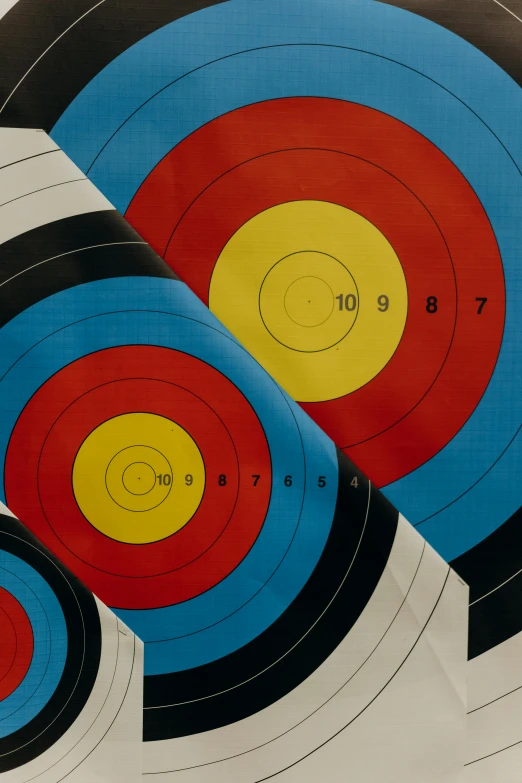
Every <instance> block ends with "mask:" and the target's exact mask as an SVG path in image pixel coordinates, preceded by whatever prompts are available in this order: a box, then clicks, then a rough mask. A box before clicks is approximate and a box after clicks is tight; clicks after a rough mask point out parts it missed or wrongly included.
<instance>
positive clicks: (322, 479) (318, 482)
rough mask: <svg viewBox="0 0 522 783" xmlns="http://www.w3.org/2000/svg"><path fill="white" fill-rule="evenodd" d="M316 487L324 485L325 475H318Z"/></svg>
mask: <svg viewBox="0 0 522 783" xmlns="http://www.w3.org/2000/svg"><path fill="white" fill-rule="evenodd" d="M317 486H318V487H326V477H325V476H319V480H318V481H317Z"/></svg>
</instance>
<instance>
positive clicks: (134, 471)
mask: <svg viewBox="0 0 522 783" xmlns="http://www.w3.org/2000/svg"><path fill="white" fill-rule="evenodd" d="M72 483H73V490H74V495H75V498H76V502H77V503H78V506H79V508H80V510H81V512H82V514H83V515H84V516H85V518H86V519H87V520H88V521H89V522H90V523H91V525H93V527H95V528H96V529H97V530H99V531H100V532H101V533H103V534H104V535H106V536H109V537H110V538H113V539H116V540H117V541H122V542H125V543H129V544H146V543H151V542H153V541H160V540H161V539H163V538H167V537H168V536H170V535H172V534H173V533H176V532H177V531H178V530H180V529H181V528H182V527H183V526H184V525H186V524H187V522H189V520H190V519H191V518H192V517H193V516H194V513H195V512H196V510H197V508H198V506H199V504H200V503H201V499H202V497H203V493H204V490H205V466H204V463H203V458H202V456H201V453H200V451H199V449H198V447H197V445H196V443H195V442H194V440H193V439H192V438H191V436H190V435H189V434H188V432H186V431H185V430H184V429H183V428H182V427H180V426H179V425H178V424H176V423H175V422H173V421H171V420H170V419H167V418H165V417H163V416H158V415H156V414H153V413H127V414H124V415H121V416H115V417H114V418H113V419H109V421H106V422H104V423H103V424H100V426H99V427H97V428H96V429H95V430H93V432H91V433H90V435H88V436H87V438H86V439H85V440H84V442H83V443H82V445H81V447H80V449H79V451H78V454H77V455H76V459H75V461H74V466H73V473H72Z"/></svg>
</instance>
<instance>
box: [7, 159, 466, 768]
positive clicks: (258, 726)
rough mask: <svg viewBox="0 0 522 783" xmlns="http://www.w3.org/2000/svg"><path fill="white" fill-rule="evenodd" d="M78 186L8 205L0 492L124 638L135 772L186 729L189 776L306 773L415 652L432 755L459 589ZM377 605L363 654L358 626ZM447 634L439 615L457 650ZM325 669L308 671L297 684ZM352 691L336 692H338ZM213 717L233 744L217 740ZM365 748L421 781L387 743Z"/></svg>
mask: <svg viewBox="0 0 522 783" xmlns="http://www.w3.org/2000/svg"><path fill="white" fill-rule="evenodd" d="M17 167H18V164H16V163H14V164H13V168H14V169H16V168H17ZM63 174H64V178H63V183H64V186H66V183H67V182H68V181H69V180H68V177H69V174H68V172H67V171H64V172H63ZM0 176H1V173H0ZM14 180H15V181H16V183H17V185H16V187H18V188H19V189H21V188H22V189H23V178H18V177H14ZM59 187H61V185H56V188H59ZM91 190H92V192H91V191H89V196H88V203H89V204H94V205H95V206H96V208H97V211H96V212H92V211H91V212H85V211H82V210H83V209H84V207H83V206H81V205H80V204H77V207H78V212H77V214H70V213H71V210H72V209H73V207H72V206H71V204H70V203H69V200H68V199H67V198H65V199H63V200H62V208H63V209H64V210H65V211H66V215H67V216H66V217H65V218H64V219H62V220H60V219H58V218H57V213H53V216H54V218H55V219H54V220H53V221H52V222H45V223H42V225H40V226H34V217H33V213H32V212H30V211H28V210H25V209H22V210H21V211H20V214H19V215H18V219H19V221H20V222H21V223H22V224H23V223H24V222H25V223H26V225H27V227H28V230H27V231H25V232H24V231H23V230H22V231H21V232H20V233H19V234H18V235H16V236H12V237H11V238H10V239H8V240H7V241H5V242H4V243H3V244H2V245H1V246H0V259H1V260H2V261H4V262H5V263H4V264H3V266H2V268H3V269H5V270H6V271H5V277H4V279H3V281H1V282H2V285H3V286H4V290H5V291H6V293H9V292H10V291H11V292H13V293H12V296H10V297H9V298H10V299H11V300H12V302H13V305H12V309H11V310H10V311H9V312H8V313H7V314H6V316H5V321H4V324H3V326H2V328H1V329H0V356H1V357H2V359H1V362H2V366H1V368H0V377H1V379H2V380H1V381H0V406H1V407H2V409H3V410H4V409H5V411H6V412H8V413H7V416H6V417H5V419H4V420H3V422H2V424H1V425H0V453H1V459H2V464H3V471H2V475H3V493H4V496H5V498H6V501H7V502H8V503H9V504H10V506H11V507H12V508H13V509H14V510H15V511H17V513H19V514H20V515H24V519H27V520H28V525H29V526H30V527H31V529H32V530H33V531H34V532H35V533H36V535H37V536H38V537H39V538H40V540H42V541H43V542H44V543H46V544H47V545H48V546H49V547H50V548H51V549H52V551H53V552H54V553H55V554H56V555H57V556H58V557H59V558H60V559H61V560H62V561H63V562H64V563H65V564H66V565H67V566H69V567H70V568H71V569H72V570H74V572H75V573H76V574H77V575H78V576H80V577H81V578H82V579H83V580H84V581H85V583H86V584H87V585H88V586H89V587H90V588H91V589H93V590H95V591H96V592H97V594H99V595H100V596H101V597H102V598H103V599H104V600H105V601H106V602H107V603H108V604H109V605H110V606H111V607H114V608H115V609H116V611H117V613H118V615H119V617H121V618H122V619H123V620H124V621H125V622H126V623H127V624H128V626H129V627H131V628H132V629H133V631H135V632H136V633H137V634H139V636H140V637H141V638H143V639H144V641H145V651H146V658H145V661H146V662H145V672H146V678H145V712H144V736H145V739H146V740H147V745H148V746H150V747H151V748H154V750H153V751H150V753H151V756H150V757H149V759H148V761H147V762H146V767H145V769H146V771H147V772H150V773H152V772H155V773H157V774H164V775H165V776H169V775H176V776H177V775H178V774H179V773H180V769H179V767H178V764H179V759H180V758H181V756H180V755H179V754H180V753H181V751H182V749H183V748H185V750H186V753H185V750H184V751H183V752H184V753H185V756H184V759H185V760H184V761H183V763H186V764H187V765H188V766H187V769H189V768H190V770H192V771H191V772H190V774H196V773H197V774H200V773H201V774H202V775H205V779H208V780H209V781H212V780H217V779H218V776H219V775H221V774H225V769H226V768H228V767H230V766H232V767H234V765H237V764H239V765H241V764H242V763H243V761H242V759H241V756H242V754H243V753H249V754H250V753H252V754H254V755H253V756H251V757H250V759H251V760H250V759H249V761H248V763H247V772H246V773H245V776H246V779H247V780H251V781H254V780H258V779H260V777H261V776H262V775H265V774H267V775H268V774H283V773H284V772H285V770H286V769H292V768H293V767H294V766H295V765H296V764H299V765H302V766H300V767H299V769H300V770H304V772H303V775H307V776H308V779H311V778H310V775H312V771H311V770H310V771H309V770H308V765H309V764H310V763H311V762H309V760H308V759H309V757H310V756H313V757H314V759H315V758H316V757H315V755H314V754H316V753H318V754H319V756H321V755H322V753H323V752H324V751H323V750H322V748H325V747H327V748H328V751H327V753H328V758H329V763H330V764H333V766H334V768H335V769H341V766H340V765H339V763H338V761H339V756H338V753H337V751H335V750H333V749H334V746H335V738H336V735H337V734H338V733H340V732H343V731H344V730H345V729H347V728H350V731H351V732H353V731H354V728H352V727H353V726H355V725H356V726H357V727H358V728H357V730H356V731H357V732H359V731H360V732H362V733H363V734H364V735H365V736H367V732H368V729H367V728H365V721H366V720H370V719H371V720H372V722H373V725H375V726H376V725H379V726H380V727H381V728H380V730H382V732H383V736H384V737H386V736H389V731H390V725H389V714H388V713H387V711H386V710H384V712H382V713H381V711H380V709H379V700H380V699H381V697H382V695H383V694H386V697H387V698H392V694H393V693H395V692H396V690H395V689H399V691H402V690H403V688H404V684H403V683H402V681H401V677H402V676H403V672H407V671H409V669H410V666H412V667H417V666H419V665H420V666H421V667H422V669H423V671H424V672H426V674H427V676H426V677H425V678H424V680H423V686H422V687H423V694H424V697H423V699H421V700H420V701H419V699H418V692H417V691H415V692H414V691H413V689H410V694H411V697H409V698H408V699H404V700H403V701H402V703H401V709H404V717H405V719H406V720H407V722H408V725H410V724H412V731H414V732H415V733H416V734H417V736H418V739H419V741H420V742H425V741H426V738H425V737H424V733H425V731H426V723H423V722H422V721H417V720H415V721H412V715H413V714H420V713H422V714H423V715H424V713H425V709H426V703H428V702H429V703H431V702H432V700H433V699H435V698H437V699H438V698H439V696H438V694H439V693H444V699H445V700H447V701H448V708H449V710H450V712H451V716H452V719H451V721H449V722H448V726H447V728H448V731H447V732H446V733H445V736H444V744H445V747H446V748H447V749H448V754H444V755H442V756H441V761H440V765H438V766H437V765H436V769H435V772H436V774H438V773H439V772H441V771H442V770H447V769H448V768H453V767H454V766H455V765H456V763H457V762H456V760H455V748H456V747H457V746H458V738H459V732H460V730H461V724H462V707H463V702H462V695H461V694H460V693H459V692H456V691H455V689H454V687H453V685H451V684H450V679H449V678H448V677H447V675H446V672H447V671H450V670H451V671H453V667H454V661H453V660H448V661H447V668H446V667H445V668H444V674H443V676H442V678H441V677H439V676H435V677H433V674H434V672H437V671H440V655H443V657H444V656H445V654H446V653H443V651H441V650H439V651H437V649H436V648H437V647H438V644H439V642H441V641H442V636H441V634H440V622H441V618H444V617H446V614H447V612H448V611H449V613H450V614H452V613H453V612H454V611H457V614H458V613H459V612H460V613H462V612H463V611H465V609H466V599H467V590H466V588H465V586H464V585H463V584H461V583H459V581H458V579H457V577H456V576H455V574H454V573H453V572H451V571H449V570H448V567H447V566H446V564H444V563H443V561H442V560H441V559H440V558H439V557H438V556H436V555H435V553H434V552H433V551H432V550H431V549H429V548H428V547H425V546H424V543H423V541H422V539H421V538H420V537H419V536H418V535H417V534H416V533H414V532H413V531H412V530H411V529H410V528H409V527H408V525H407V523H406V522H405V521H404V520H403V519H402V518H400V517H399V515H398V513H397V511H396V510H395V509H394V508H393V507H392V506H391V505H390V504H389V502H388V501H386V500H385V499H384V497H383V496H382V495H380V493H379V492H378V490H376V489H374V488H373V487H372V486H371V485H370V483H369V482H368V481H367V479H366V478H365V477H364V475H363V474H362V473H361V472H360V471H359V470H357V469H356V468H355V467H354V466H353V465H352V463H351V462H350V461H349V460H348V459H347V458H346V457H345V456H344V455H343V454H342V453H341V452H339V451H338V450H336V448H335V447H334V445H333V443H332V442H331V441H330V440H329V439H328V437H327V436H326V435H324V434H323V433H322V432H321V431H320V430H319V429H318V428H317V426H316V425H314V424H313V422H312V421H311V420H310V419H309V417H308V416H307V415H306V414H305V413H304V412H303V411H302V410H301V409H300V408H299V407H298V406H297V405H296V404H295V403H294V402H293V401H292V400H291V399H290V398H289V397H288V395H287V394H286V393H285V392H284V391H283V390H282V389H281V387H280V386H278V385H277V383H276V382H275V381H274V380H272V379H271V378H270V376H269V375H267V373H266V372H265V371H264V370H263V369H262V368H261V366H260V365H259V364H258V363H257V362H256V361H255V360H254V359H253V358H252V357H251V356H250V355H249V354H248V353H247V351H246V350H245V349H244V347H243V346H241V345H240V344H239V342H238V341H237V340H236V339H235V338H233V337H232V335H231V334H230V333H229V332H227V330H226V329H225V328H224V327H223V326H222V325H221V324H220V323H219V322H218V321H217V320H216V319H215V318H214V316H213V315H212V314H211V313H209V311H208V310H207V309H206V308H205V307H204V306H203V305H202V304H201V302H199V300H198V299H197V298H196V296H195V295H194V294H192V293H191V292H189V290H188V289H187V287H186V286H185V285H184V284H183V283H181V282H180V281H179V280H177V279H175V278H174V275H173V274H172V273H171V272H170V271H169V270H168V267H167V266H166V265H165V264H163V262H161V260H160V259H158V257H157V256H156V255H155V253H154V252H153V251H152V250H150V248H148V246H147V245H146V244H145V243H143V242H142V241H140V240H139V238H138V237H137V235H136V233H135V232H134V231H133V230H132V229H131V228H130V227H128V226H127V225H126V223H125V221H124V220H123V219H122V218H121V217H120V216H119V215H118V214H117V213H116V211H114V210H112V211H111V210H108V209H106V208H104V207H106V202H105V201H104V200H103V199H101V197H100V199H101V200H100V199H98V200H97V197H96V191H95V189H94V188H92V186H91ZM31 197H32V196H31V195H27V196H21V198H20V199H19V200H20V201H21V202H24V201H26V199H29V198H31ZM42 198H44V197H43V196H42ZM56 198H57V199H58V200H57V202H56V205H55V206H56V210H58V209H59V203H58V202H59V196H57V197H56ZM82 204H83V202H82ZM18 229H19V230H20V223H19V224H18ZM12 230H14V229H12ZM127 257H128V258H129V261H130V263H131V265H134V266H133V267H131V266H127V264H126V259H127ZM75 269H76V270H77V272H76V276H75V274H74V270H75ZM158 269H161V274H162V275H163V276H159V275H158V274H156V270H158ZM128 270H130V271H131V273H130V274H127V275H125V276H122V273H124V272H127V271H128ZM97 278H98V279H97ZM18 291H19V292H20V293H19V295H18ZM39 292H40V297H39ZM42 292H44V296H43V298H42V296H41V293H42ZM16 308H18V310H16ZM21 471H22V474H23V476H22V478H21V477H20V475H21ZM347 522H348V524H347ZM406 553H407V554H406ZM376 595H377V596H380V597H377V598H376V597H375V596H376ZM383 605H385V606H386V610H385V611H383ZM374 624H377V625H378V627H379V633H378V634H377V635H375V634H369V635H368V637H367V639H368V644H365V645H364V649H362V650H361V649H360V647H359V642H358V639H359V638H360V636H359V630H358V628H359V627H360V626H362V628H363V629H364V628H365V627H368V626H370V627H371V626H372V625H374ZM405 629H407V630H406V631H405ZM426 629H429V633H428V634H427V635H425V631H426ZM361 632H362V633H363V634H364V633H365V632H364V630H363V631H361ZM427 636H429V637H430V642H429V643H428V642H427ZM432 637H433V639H432ZM464 638H465V623H462V622H455V623H454V632H453V633H452V635H451V639H452V645H454V652H455V654H456V659H458V657H459V655H460V656H461V657H462V655H463V652H464V644H463V643H464ZM399 640H400V644H399V646H400V652H399V653H397V648H396V647H395V645H396V644H397V643H399ZM433 640H436V642H434V641H433ZM388 649H391V650H393V649H395V653H394V654H393V655H389V654H386V650H388ZM459 651H460V652H459ZM382 655H384V663H382V664H379V661H381V660H382V658H381V656H382ZM374 656H375V659H374ZM419 656H420V658H419ZM456 659H455V660H456ZM374 660H375V664H374ZM343 662H344V663H343ZM348 664H349V665H348ZM355 664H356V665H355ZM374 666H376V669H374ZM350 667H351V668H350ZM360 672H362V674H360ZM371 672H374V675H373V676H371ZM367 677H369V680H367V679H366V678H367ZM361 678H362V679H361ZM323 679H324V681H325V683H327V684H328V685H327V688H326V690H323V689H322V688H319V689H317V688H316V687H315V686H313V685H311V683H312V682H320V681H322V680H323ZM352 680H353V682H352ZM457 680H459V681H460V675H458V674H457ZM356 683H357V684H356ZM310 688H311V690H310ZM359 688H360V689H361V693H362V698H357V699H355V698H354V700H353V702H351V709H350V711H347V710H346V707H345V700H344V696H345V694H346V693H348V690H346V689H349V690H351V689H354V694H355V693H356V692H359ZM338 692H339V694H340V695H337V694H338ZM314 693H315V695H314V696H313V698H312V695H313V694H314ZM305 697H306V698H305ZM312 702H313V704H312ZM374 704H375V705H376V706H374ZM415 704H416V705H417V706H415ZM323 710H324V711H323ZM321 711H322V712H321ZM327 713H328V715H329V719H328V721H326V722H323V719H322V716H325V715H326V714H327ZM361 716H364V718H361ZM370 716H371V717H370ZM406 716H408V717H406ZM317 721H319V723H320V724H321V723H323V724H324V725H323V728H322V729H321V730H320V731H318V730H317V731H316V730H315V729H314V728H313V727H314V726H316V724H317ZM428 725H429V721H428ZM283 726H284V728H283ZM214 732H216V734H214ZM303 732H304V733H303ZM209 733H211V734H212V737H217V736H218V735H221V734H227V733H228V734H229V736H233V737H236V740H234V743H235V746H236V748H239V746H241V747H242V748H243V750H241V751H238V753H239V755H238V753H236V752H235V753H234V759H232V757H231V756H229V755H227V757H226V758H223V757H222V749H221V751H220V753H221V755H220V757H219V758H218V757H215V752H214V750H213V740H212V739H211V738H210V736H209ZM290 735H291V741H290ZM202 738H203V739H202ZM205 738H208V742H207V741H206V739H205ZM267 742H269V743H276V744H271V746H270V747H268V746H267ZM193 743H196V744H201V743H203V745H204V746H205V753H206V754H207V755H209V757H212V761H211V762H209V764H210V766H209V768H208V770H207V769H204V768H203V767H202V765H201V761H200V760H198V757H197V755H194V753H193V752H192V750H191V748H192V746H193ZM234 743H233V744H234ZM330 743H334V744H333V745H330ZM276 745H277V752H273V750H274V748H275V747H276ZM356 745H357V741H356V740H355V739H354V745H353V747H354V752H353V755H354V759H355V757H357V758H360V762H362V755H361V754H360V753H359V752H358V751H356ZM330 748H332V750H331V751H330ZM148 752H149V751H148ZM227 753H228V751H227ZM319 756H317V758H319ZM360 762H359V761H358V762H357V763H360ZM355 763H356V762H355V760H354V764H355ZM379 763H387V764H392V765H393V766H394V768H395V769H396V770H397V774H401V775H402V772H403V771H406V770H407V771H408V775H410V777H411V780H412V781H413V780H416V779H417V778H418V774H419V770H418V768H417V767H416V766H415V765H413V766H412V765H411V759H410V758H409V754H408V753H407V752H398V751H397V749H396V748H395V747H393V746H390V750H389V752H388V753H387V754H385V755H384V756H383V757H382V758H381V760H380V762H379ZM203 766H206V764H204V765H203ZM435 772H434V774H435ZM188 774H189V773H188ZM412 776H413V777H412ZM243 779H245V777H244V778H243ZM305 779H306V778H305ZM406 779H407V778H406ZM408 783H409V781H408Z"/></svg>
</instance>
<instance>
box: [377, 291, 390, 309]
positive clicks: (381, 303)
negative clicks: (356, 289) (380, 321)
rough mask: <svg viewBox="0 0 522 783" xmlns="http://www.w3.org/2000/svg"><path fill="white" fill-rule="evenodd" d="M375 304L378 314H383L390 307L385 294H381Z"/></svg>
mask: <svg viewBox="0 0 522 783" xmlns="http://www.w3.org/2000/svg"><path fill="white" fill-rule="evenodd" d="M377 304H378V305H379V308H378V309H379V312H380V313H385V312H386V310H387V309H388V307H389V306H390V300H389V299H388V297H387V296H386V294H381V295H380V296H379V297H378V298H377Z"/></svg>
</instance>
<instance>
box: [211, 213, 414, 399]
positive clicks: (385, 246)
mask: <svg viewBox="0 0 522 783" xmlns="http://www.w3.org/2000/svg"><path fill="white" fill-rule="evenodd" d="M260 237H262V238H263V239H260ZM245 259H248V263H247V264H245ZM245 267H246V269H245ZM382 292H387V299H388V303H389V305H390V303H391V306H389V307H388V312H387V313H386V316H385V315H384V314H383V312H381V311H380V310H379V305H378V302H379V297H380V296H382V295H383V294H382ZM209 305H210V309H211V310H212V311H213V312H214V313H215V314H216V315H217V316H218V318H220V319H221V320H222V321H223V323H225V325H226V326H227V327H228V328H229V329H230V331H231V332H232V333H233V334H236V335H237V336H238V337H239V338H240V339H241V341H242V343H243V344H244V345H245V347H246V348H247V349H248V350H249V351H250V352H251V353H252V354H253V355H254V356H257V357H260V358H261V359H262V361H263V365H264V367H265V368H266V369H267V370H268V372H270V373H271V375H272V376H273V377H274V378H275V379H276V381H278V382H279V383H280V384H281V385H282V386H283V387H284V388H285V389H286V390H287V391H288V392H289V393H290V394H291V395H292V396H293V397H295V398H297V399H299V400H301V401H303V402H318V401H321V400H330V399H335V398H336V397H342V396H344V395H346V394H349V393H351V392H352V391H355V390H356V389H358V388H360V387H361V386H364V385H366V384H367V383H368V382H369V381H371V380H372V378H374V377H375V375H377V374H378V373H379V371H380V370H381V369H382V367H384V366H385V365H386V364H387V363H388V362H389V361H390V359H391V357H392V356H393V354H394V353H395V351H396V350H397V346H398V345H399V342H400V340H401V337H402V334H403V332H404V326H405V323H406V316H407V312H408V295H407V289H406V281H405V278H404V272H403V270H402V267H401V264H400V261H399V259H398V258H397V255H396V253H395V251H394V249H393V247H392V246H391V245H390V243H389V242H388V240H387V239H386V238H385V237H384V236H383V234H381V232H380V231H378V230H377V229H376V228H375V226H374V225H373V224H372V223H370V222H369V221H368V220H366V219H365V218H363V217H361V216H360V215H358V214H357V213H356V212H353V211H352V210H349V209H346V208H345V207H343V206H339V205H338V204H331V203H328V202H325V201H313V200H307V201H292V202H288V203H285V204H280V205H278V206H275V207H272V208H270V209H268V210H265V211H263V212H260V213H258V214H257V215H256V216H255V217H253V218H251V219H250V220H249V221H247V222H246V223H244V224H243V225H242V226H241V228H239V229H238V231H236V233H235V234H233V236H232V237H231V238H230V239H229V241H228V242H227V244H226V245H225V247H224V248H223V250H222V251H221V253H220V255H219V258H218V260H217V262H216V265H215V267H214V270H213V273H212V279H211V284H210V292H209ZM315 310H316V311H317V312H316V313H315V312H314V311H315ZM347 368H349V371H347Z"/></svg>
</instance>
